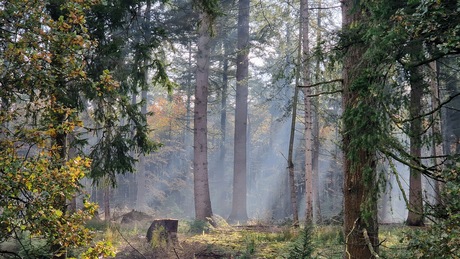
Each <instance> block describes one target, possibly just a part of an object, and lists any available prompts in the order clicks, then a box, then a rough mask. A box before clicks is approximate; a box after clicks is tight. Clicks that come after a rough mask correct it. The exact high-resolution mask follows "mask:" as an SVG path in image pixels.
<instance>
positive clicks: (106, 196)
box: [103, 179, 111, 222]
mask: <svg viewBox="0 0 460 259" xmlns="http://www.w3.org/2000/svg"><path fill="white" fill-rule="evenodd" d="M103 199H104V202H103V204H104V220H105V221H106V222H109V221H110V217H111V216H110V214H111V213H110V183H109V180H108V179H107V181H106V183H105V186H104V193H103Z"/></svg>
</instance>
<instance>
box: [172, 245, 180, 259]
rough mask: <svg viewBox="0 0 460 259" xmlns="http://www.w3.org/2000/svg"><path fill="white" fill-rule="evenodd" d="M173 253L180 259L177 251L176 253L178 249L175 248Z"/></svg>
mask: <svg viewBox="0 0 460 259" xmlns="http://www.w3.org/2000/svg"><path fill="white" fill-rule="evenodd" d="M173 251H174V253H175V254H176V257H177V259H180V257H179V255H178V254H177V251H176V248H175V247H173Z"/></svg>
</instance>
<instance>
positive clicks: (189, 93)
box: [184, 41, 193, 154]
mask: <svg viewBox="0 0 460 259" xmlns="http://www.w3.org/2000/svg"><path fill="white" fill-rule="evenodd" d="M192 88H193V85H192V43H191V42H190V41H189V42H188V75H187V113H186V118H185V125H186V129H185V131H184V132H185V137H184V139H185V141H184V142H185V150H186V151H187V154H188V151H189V150H190V147H191V146H192V141H191V137H190V134H189V129H191V128H192V127H191V126H190V124H191V119H190V118H191V117H192V115H191V114H192V109H191V107H192V105H191V103H192V102H191V100H192V98H191V97H192Z"/></svg>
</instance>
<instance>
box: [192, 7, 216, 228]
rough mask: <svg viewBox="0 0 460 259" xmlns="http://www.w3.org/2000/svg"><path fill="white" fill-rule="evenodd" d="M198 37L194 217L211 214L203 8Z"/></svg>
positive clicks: (206, 42)
mask: <svg viewBox="0 0 460 259" xmlns="http://www.w3.org/2000/svg"><path fill="white" fill-rule="evenodd" d="M198 33H199V39H198V53H197V70H196V87H195V110H194V116H193V117H194V130H193V134H194V141H193V154H194V158H193V173H194V193H195V194H194V195H195V217H196V219H198V220H208V219H209V218H210V217H211V216H212V208H211V198H210V194H209V181H208V129H207V126H208V123H207V112H208V84H209V82H208V78H209V51H210V46H209V43H210V40H211V39H210V33H211V17H210V15H209V14H208V13H206V12H205V11H202V12H201V13H200V24H199V29H198Z"/></svg>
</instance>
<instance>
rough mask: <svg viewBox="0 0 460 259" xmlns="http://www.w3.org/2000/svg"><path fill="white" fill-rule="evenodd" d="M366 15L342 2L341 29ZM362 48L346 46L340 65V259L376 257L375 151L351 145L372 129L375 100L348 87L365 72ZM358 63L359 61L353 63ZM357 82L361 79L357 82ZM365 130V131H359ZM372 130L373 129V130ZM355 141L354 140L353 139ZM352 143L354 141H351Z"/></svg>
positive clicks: (364, 90)
mask: <svg viewBox="0 0 460 259" xmlns="http://www.w3.org/2000/svg"><path fill="white" fill-rule="evenodd" d="M365 15H366V11H365V10H362V8H361V6H359V2H357V1H354V0H344V1H342V19H343V21H342V23H343V29H344V30H347V29H350V28H351V27H352V26H354V24H359V23H360V22H361V21H362V20H363V19H364V18H365ZM365 51H366V46H365V45H363V43H360V42H356V43H353V44H351V45H350V46H348V48H347V50H346V53H345V56H344V62H343V97H342V102H343V103H342V105H343V111H344V115H343V116H344V118H343V130H342V132H343V152H344V187H343V192H344V225H343V230H344V238H345V252H344V258H348V259H368V258H376V257H377V253H378V224H377V205H376V200H377V197H376V195H377V194H376V191H375V189H376V187H375V182H376V179H375V148H374V147H372V146H370V147H365V146H362V145H352V143H356V141H359V139H360V138H363V134H371V132H370V131H369V130H368V128H367V127H369V128H370V129H373V125H372V123H373V116H375V114H374V112H373V110H372V109H377V107H375V108H374V107H373V104H375V101H373V100H372V98H373V97H372V94H371V93H370V90H371V89H369V88H366V86H365V85H362V84H361V85H359V86H360V88H359V89H358V90H359V91H357V90H354V89H355V87H354V88H352V87H351V86H352V85H353V86H356V85H357V84H359V83H360V82H359V81H355V80H358V79H359V78H360V77H362V76H363V71H364V70H365V69H366V65H365V63H366V62H365V60H364V53H365ZM357 61H359V62H357ZM359 80H360V81H361V79H359ZM355 109H360V110H359V111H360V112H361V115H362V117H360V118H359V119H360V120H366V121H367V122H368V123H357V122H356V118H348V117H346V116H350V115H349V114H350V113H351V114H353V113H354V112H355ZM363 127H366V128H363ZM373 130H374V129H373ZM356 139H358V140H356ZM353 141H354V142H353ZM364 176H366V177H364Z"/></svg>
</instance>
